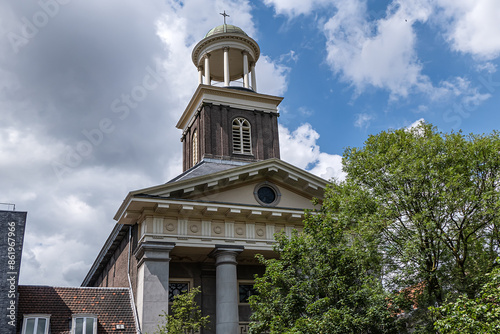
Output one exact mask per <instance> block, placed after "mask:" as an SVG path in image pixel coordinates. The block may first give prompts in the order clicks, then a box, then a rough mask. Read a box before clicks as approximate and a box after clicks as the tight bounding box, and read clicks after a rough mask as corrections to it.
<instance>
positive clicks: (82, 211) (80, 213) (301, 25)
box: [0, 0, 500, 286]
mask: <svg viewBox="0 0 500 334" xmlns="http://www.w3.org/2000/svg"><path fill="white" fill-rule="evenodd" d="M224 10H225V11H226V12H227V13H229V15H230V17H229V18H228V23H230V24H234V25H237V26H239V27H241V28H242V29H243V30H244V31H246V32H247V33H248V35H250V36H251V37H253V38H254V39H255V40H256V41H257V42H258V43H259V45H260V47H261V58H260V60H259V62H258V64H257V80H258V88H259V92H262V93H267V94H273V95H279V96H283V97H284V100H283V102H282V104H281V105H280V113H281V116H280V118H279V122H280V145H281V153H282V158H283V159H284V160H286V161H288V162H291V163H293V164H295V165H297V166H299V167H301V168H305V169H307V170H309V171H311V172H312V173H314V174H316V175H319V176H322V177H324V178H327V179H329V178H331V177H337V178H342V177H343V174H342V171H341V158H340V155H341V154H342V153H343V151H344V149H345V148H346V147H349V146H362V145H363V142H364V141H365V140H366V138H367V137H368V136H369V135H370V134H376V133H379V132H380V131H383V130H387V129H390V128H401V127H408V126H411V125H412V124H415V122H418V121H419V120H425V121H427V122H431V123H433V124H434V125H435V126H437V127H438V129H439V130H441V131H444V132H450V131H459V130H463V131H464V132H466V133H469V132H474V133H488V132H491V131H493V130H495V129H497V128H498V124H499V119H498V118H499V117H500V116H499V113H498V112H497V110H498V106H499V105H500V101H499V99H500V94H499V89H500V74H499V73H498V71H497V70H498V65H499V56H500V20H498V18H499V17H500V2H498V1H496V0H475V1H472V0H454V1H452V0H432V1H431V0H399V1H374V0H366V1H362V0H351V1H340V0H329V1H327V0H262V1H244V0H241V1H236V0H186V1H182V2H181V1H175V0H168V1H149V2H137V1H129V0H125V1H123V0H122V1H118V0H108V1H105V2H103V1H97V0H95V1H94V0H89V1H76V0H41V1H39V2H29V3H26V2H3V3H2V4H0V22H1V24H0V108H1V110H2V111H1V114H0V115H1V116H0V117H1V122H0V189H1V190H2V191H1V193H0V202H8V203H15V204H16V209H18V210H21V211H28V222H27V230H26V237H25V247H24V254H23V259H22V272H21V283H23V284H51V285H64V286H66V285H79V284H80V283H81V281H82V279H83V277H84V276H85V274H86V272H87V270H88V268H89V267H90V265H91V264H92V262H93V261H94V259H95V257H96V255H97V253H98V251H99V250H100V248H101V247H102V245H103V244H104V241H105V240H106V238H107V236H108V235H109V232H110V231H111V229H112V228H113V226H114V224H115V222H114V221H113V219H112V218H113V216H114V213H115V212H116V210H117V209H118V207H119V205H120V203H121V201H122V200H123V199H124V198H125V196H126V194H127V193H128V192H129V191H131V190H135V189H140V188H143V187H148V186H152V185H157V184H160V183H164V182H166V181H167V180H169V179H171V178H173V177H174V176H176V175H177V174H179V173H180V172H181V170H180V167H179V166H180V165H181V163H180V161H181V143H180V140H179V138H180V132H179V130H177V129H175V124H176V122H177V120H178V118H179V117H180V115H181V114H182V112H183V110H184V108H185V106H186V105H187V103H188V101H189V99H190V97H191V96H192V94H193V92H194V90H195V89H196V86H197V83H198V82H197V72H196V68H195V67H194V65H193V64H192V62H191V51H192V48H193V46H194V45H196V43H197V42H198V41H199V40H200V39H201V38H203V36H204V35H205V33H206V32H207V31H208V30H210V29H211V28H212V27H214V26H217V25H219V24H221V23H222V17H221V16H220V15H219V13H220V12H222V11H224ZM147 76H152V77H154V78H155V81H154V86H155V88H154V89H151V90H148V91H145V92H146V94H145V95H144V96H141V98H140V100H136V101H135V102H134V106H133V107H130V108H129V110H128V112H127V113H126V114H118V113H115V112H114V111H113V110H114V109H113V106H115V107H116V105H117V104H120V103H123V99H124V97H126V96H130V95H131V94H132V93H133V92H134V91H136V90H137V89H139V88H141V87H142V86H141V84H142V83H143V80H144V78H145V77H147Z"/></svg>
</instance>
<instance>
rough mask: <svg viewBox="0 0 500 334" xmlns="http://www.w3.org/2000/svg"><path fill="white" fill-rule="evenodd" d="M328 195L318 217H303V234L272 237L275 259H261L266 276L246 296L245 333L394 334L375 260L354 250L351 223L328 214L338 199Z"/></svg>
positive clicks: (395, 321)
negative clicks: (248, 319)
mask: <svg viewBox="0 0 500 334" xmlns="http://www.w3.org/2000/svg"><path fill="white" fill-rule="evenodd" d="M344 190H345V191H348V190H347V189H344ZM328 194H329V201H327V203H328V204H325V205H324V206H323V209H322V210H321V212H319V213H318V214H317V215H308V217H307V220H306V225H305V231H304V233H302V234H297V233H295V234H294V235H293V236H292V237H291V238H287V237H286V236H284V235H280V236H279V237H277V245H276V247H275V250H276V252H278V253H279V255H280V258H279V259H268V260H266V259H264V258H262V257H261V258H260V260H261V262H262V263H264V264H265V265H266V272H265V275H264V276H263V277H260V278H257V279H256V284H255V288H256V290H257V292H258V294H257V295H254V296H251V297H250V305H251V307H252V308H253V309H254V311H255V312H254V313H253V315H252V319H253V320H254V321H255V322H254V323H252V324H251V327H250V333H262V332H265V331H269V332H270V333H280V334H282V333H304V334H306V333H311V334H313V333H314V334H317V333H332V334H334V333H396V332H397V328H398V318H397V317H394V316H393V315H394V310H393V309H391V307H390V306H389V302H388V295H387V294H386V293H385V292H384V290H383V287H382V285H381V280H380V277H379V276H378V274H377V264H376V263H377V262H378V260H377V259H376V256H375V257H373V253H371V252H370V251H369V249H368V248H366V249H361V248H360V247H357V246H355V244H356V242H355V240H354V237H355V236H353V235H352V234H350V233H349V228H350V227H352V226H351V225H352V224H353V222H351V221H350V219H348V216H347V215H346V216H342V217H338V216H334V215H333V214H332V211H331V210H330V206H336V205H338V204H339V203H338V202H339V200H340V197H341V195H339V194H338V193H337V192H336V191H329V192H328ZM352 209H355V210H358V211H359V210H369V209H370V207H369V205H368V206H367V207H366V208H360V207H358V206H352ZM344 218H345V219H344Z"/></svg>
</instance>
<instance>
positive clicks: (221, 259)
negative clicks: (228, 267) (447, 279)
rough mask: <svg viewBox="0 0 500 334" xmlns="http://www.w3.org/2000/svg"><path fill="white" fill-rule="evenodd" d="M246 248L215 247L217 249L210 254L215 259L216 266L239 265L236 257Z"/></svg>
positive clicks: (232, 246) (235, 246) (231, 246)
mask: <svg viewBox="0 0 500 334" xmlns="http://www.w3.org/2000/svg"><path fill="white" fill-rule="evenodd" d="M244 249H245V248H244V247H243V246H237V245H215V249H214V250H212V251H211V252H210V254H209V256H210V257H213V258H215V266H216V267H217V266H219V265H221V264H234V265H236V264H238V263H237V262H236V256H238V254H240V253H241V252H243V250H244Z"/></svg>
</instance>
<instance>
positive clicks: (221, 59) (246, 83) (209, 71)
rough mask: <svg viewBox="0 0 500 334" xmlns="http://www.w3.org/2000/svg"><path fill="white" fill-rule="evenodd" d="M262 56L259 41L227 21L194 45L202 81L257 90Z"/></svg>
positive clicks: (194, 53)
mask: <svg viewBox="0 0 500 334" xmlns="http://www.w3.org/2000/svg"><path fill="white" fill-rule="evenodd" d="M259 56H260V48H259V45H258V44H257V42H255V41H254V40H253V39H252V38H250V37H249V36H248V35H247V34H246V33H245V32H244V31H243V30H242V29H241V28H238V27H236V26H234V25H230V24H226V23H224V24H222V25H220V26H217V27H215V28H213V29H211V30H210V31H209V32H208V33H207V34H206V35H205V37H204V38H203V39H202V40H201V41H200V42H199V43H198V44H197V45H196V46H195V47H194V49H193V53H192V60H193V63H194V65H195V66H196V67H197V68H198V77H199V84H205V85H223V86H224V87H230V86H239V87H241V86H242V87H244V88H246V89H250V90H253V91H255V92H256V91H257V80H256V75H255V63H256V62H257V60H258V59H259ZM239 80H241V81H240V84H236V81H239ZM241 82H242V83H243V85H241Z"/></svg>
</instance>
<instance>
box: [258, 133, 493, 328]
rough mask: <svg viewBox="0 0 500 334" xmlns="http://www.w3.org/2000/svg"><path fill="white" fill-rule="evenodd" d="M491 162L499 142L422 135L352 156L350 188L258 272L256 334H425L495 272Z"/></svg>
mask: <svg viewBox="0 0 500 334" xmlns="http://www.w3.org/2000/svg"><path fill="white" fill-rule="evenodd" d="M499 152H500V137H499V134H498V133H497V132H494V133H492V134H490V135H468V136H466V135H463V134H462V133H461V132H458V133H451V134H443V133H440V132H438V131H437V129H436V128H435V127H433V126H432V125H430V124H420V125H419V126H417V127H415V128H412V129H399V130H390V131H384V132H381V133H380V134H378V135H373V136H370V137H369V138H368V139H367V140H366V142H365V145H364V146H363V147H361V148H348V149H347V150H346V151H345V153H344V159H343V168H344V171H346V172H347V177H346V180H345V181H342V182H334V183H333V184H332V185H331V186H329V187H328V188H327V189H326V192H325V198H324V200H323V202H322V207H321V210H320V211H319V212H318V213H317V214H316V215H311V216H309V217H308V218H307V220H306V221H305V228H304V233H303V234H302V235H296V236H294V237H292V238H291V239H290V240H288V239H286V238H284V237H280V238H279V239H278V241H277V247H276V251H277V253H278V255H279V259H277V260H262V262H263V263H264V264H265V265H266V267H267V268H266V273H265V275H264V276H263V277H262V278H259V279H258V280H257V284H256V286H257V290H258V291H259V293H260V295H259V296H257V297H254V298H253V299H252V302H251V305H252V307H253V308H254V309H255V310H256V312H255V315H254V318H253V319H254V320H255V321H256V323H255V324H254V325H253V326H252V328H253V330H254V333H259V332H262V330H264V329H266V328H267V329H270V330H271V332H274V333H278V332H280V333H313V332H315V328H316V333H347V332H356V333H363V332H365V333H377V332H384V333H389V332H390V331H391V330H392V329H393V328H394V327H397V326H398V325H400V322H403V321H408V325H409V326H411V327H412V330H414V332H415V333H417V332H431V331H433V323H434V320H435V319H434V318H433V314H432V313H431V312H429V310H428V307H429V306H440V305H442V304H443V301H445V300H450V301H453V300H455V299H456V298H458V296H460V295H463V294H465V295H467V296H468V298H469V299H471V298H475V297H477V294H478V292H479V289H480V287H481V285H482V284H484V277H485V274H487V273H488V272H490V271H491V270H492V268H493V266H494V263H495V258H496V257H497V253H498V251H499V241H500V234H499V227H500V224H499V218H500V216H499V215H500V211H499V206H500V196H499V191H498V189H500V188H499V185H500V184H499V182H500V154H499ZM388 291H390V292H392V295H388V294H387V292H388ZM360 305H363V307H360ZM388 307H390V308H393V310H392V311H391V310H389V311H390V313H391V315H390V316H389V318H387V312H385V311H386V310H387V308H388ZM374 310H377V311H374ZM396 315H398V316H396ZM335 316H337V318H335ZM321 317H325V318H324V319H325V321H330V322H333V323H334V324H332V325H327V324H326V323H324V322H322V321H321ZM326 319H328V320H326ZM343 319H347V320H345V321H344V320H343ZM323 325H324V326H325V327H322V326H323ZM357 325H359V327H354V326H357ZM377 325H379V327H376V326H377ZM314 326H317V327H314ZM328 326H333V327H328ZM349 326H350V327H349ZM363 326H365V327H363ZM374 326H375V328H374ZM380 326H382V327H380ZM309 328H310V330H309ZM400 330H403V329H400Z"/></svg>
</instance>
